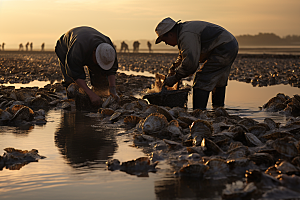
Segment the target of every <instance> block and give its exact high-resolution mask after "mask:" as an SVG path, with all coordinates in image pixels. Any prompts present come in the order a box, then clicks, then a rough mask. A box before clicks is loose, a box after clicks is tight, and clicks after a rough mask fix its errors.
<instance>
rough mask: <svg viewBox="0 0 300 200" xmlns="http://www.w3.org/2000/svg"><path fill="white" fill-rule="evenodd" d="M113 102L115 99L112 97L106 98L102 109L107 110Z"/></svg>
mask: <svg viewBox="0 0 300 200" xmlns="http://www.w3.org/2000/svg"><path fill="white" fill-rule="evenodd" d="M114 102H115V98H114V97H113V96H111V95H110V96H109V97H107V99H106V100H105V101H104V102H103V104H102V108H107V107H108V106H109V105H111V104H113V103H114Z"/></svg>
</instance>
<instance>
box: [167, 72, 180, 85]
mask: <svg viewBox="0 0 300 200" xmlns="http://www.w3.org/2000/svg"><path fill="white" fill-rule="evenodd" d="M178 81H179V80H178V79H177V78H176V77H175V75H173V76H169V77H167V78H166V79H165V81H164V85H166V86H169V87H173V85H174V84H175V83H177V82H178Z"/></svg>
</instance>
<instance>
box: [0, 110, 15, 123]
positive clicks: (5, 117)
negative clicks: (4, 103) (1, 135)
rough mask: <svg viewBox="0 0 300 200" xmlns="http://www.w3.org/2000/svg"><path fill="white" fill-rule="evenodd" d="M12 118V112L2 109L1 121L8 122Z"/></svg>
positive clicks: (0, 111) (0, 113)
mask: <svg viewBox="0 0 300 200" xmlns="http://www.w3.org/2000/svg"><path fill="white" fill-rule="evenodd" d="M12 117H13V115H12V114H11V113H10V112H8V111H6V110H2V109H0V121H8V120H10V119H11V118H12Z"/></svg>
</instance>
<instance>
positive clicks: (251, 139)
mask: <svg viewBox="0 0 300 200" xmlns="http://www.w3.org/2000/svg"><path fill="white" fill-rule="evenodd" d="M245 137H246V140H247V142H248V146H262V145H263V143H262V142H261V141H260V140H259V139H258V138H257V137H256V136H255V135H254V134H252V133H245Z"/></svg>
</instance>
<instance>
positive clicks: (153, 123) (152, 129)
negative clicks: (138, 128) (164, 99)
mask: <svg viewBox="0 0 300 200" xmlns="http://www.w3.org/2000/svg"><path fill="white" fill-rule="evenodd" d="M167 125H168V121H167V119H166V117H165V116H164V115H162V114H160V113H152V114H151V115H149V116H148V117H147V118H146V119H145V121H144V123H143V131H144V132H145V133H147V134H153V133H157V132H160V131H162V130H163V129H164V128H165V127H166V126H167Z"/></svg>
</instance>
